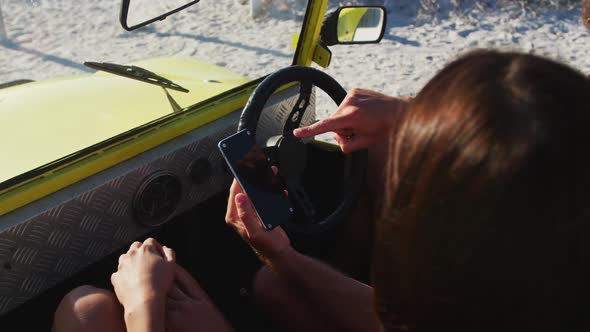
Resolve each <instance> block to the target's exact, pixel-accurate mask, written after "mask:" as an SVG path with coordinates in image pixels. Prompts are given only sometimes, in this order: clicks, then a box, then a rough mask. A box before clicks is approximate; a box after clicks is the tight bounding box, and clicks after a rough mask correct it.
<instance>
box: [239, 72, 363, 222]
mask: <svg viewBox="0 0 590 332" xmlns="http://www.w3.org/2000/svg"><path fill="white" fill-rule="evenodd" d="M294 82H299V84H300V90H299V99H298V100H297V102H296V103H295V106H294V107H293V109H292V110H291V113H290V114H289V116H288V118H287V120H286V122H285V125H284V127H283V133H282V135H279V136H273V137H270V138H268V139H267V140H266V146H265V147H263V149H264V150H265V152H266V155H267V157H268V160H269V161H270V163H271V165H275V166H277V167H278V175H279V177H280V178H281V179H282V180H283V183H284V184H285V185H286V187H287V191H288V197H289V199H290V200H291V202H292V203H293V205H294V207H295V211H296V216H297V217H296V218H291V220H290V221H289V222H288V223H287V224H285V225H283V226H282V227H283V228H285V229H286V230H288V231H294V232H297V233H306V234H317V233H322V232H325V231H327V230H330V229H332V228H334V227H335V226H336V225H338V224H339V223H340V222H342V221H344V220H346V216H347V215H348V213H349V211H350V209H351V208H352V207H353V204H354V203H355V201H356V198H357V196H358V195H359V193H360V191H361V188H362V185H363V183H364V181H365V176H366V169H367V151H366V150H361V151H356V152H353V153H351V154H348V155H344V162H343V165H342V167H343V171H344V173H343V174H344V176H343V180H342V181H343V183H342V190H343V195H342V199H341V200H340V202H339V203H338V204H337V206H336V207H335V208H334V209H333V211H331V212H330V213H329V214H328V215H327V216H325V217H319V216H318V214H317V211H316V208H315V205H314V204H313V203H312V200H311V199H310V196H309V195H308V193H307V192H306V191H305V188H304V187H303V172H304V171H305V168H306V165H307V159H308V151H309V150H308V147H307V146H306V143H304V142H303V141H302V140H300V139H298V138H296V137H295V136H294V135H293V129H295V128H298V127H299V125H300V122H301V119H303V115H304V113H305V110H306V109H307V107H308V106H309V104H310V98H311V95H312V87H313V86H317V87H318V88H320V89H322V90H323V91H324V92H326V93H327V94H328V95H329V96H330V97H331V98H332V100H334V102H336V104H337V105H340V103H341V102H342V100H343V99H344V97H345V96H346V90H344V88H343V87H342V86H341V85H340V84H338V82H336V80H334V79H333V78H332V77H330V76H329V75H327V74H325V73H324V72H321V71H319V70H316V69H313V68H310V67H304V66H291V67H287V68H284V69H281V70H278V71H276V72H275V73H273V74H271V75H269V76H268V77H266V78H265V79H264V80H263V81H262V82H261V83H260V85H258V87H257V88H256V89H255V90H254V92H253V93H252V95H251V96H250V99H249V100H248V102H247V103H246V106H245V107H244V109H243V111H242V115H241V117H240V122H239V125H238V131H241V130H244V129H249V130H250V131H251V133H252V134H253V135H256V128H257V125H258V120H259V118H260V115H261V114H262V110H263V109H264V105H265V104H266V102H267V100H268V99H269V98H270V97H271V96H272V94H273V93H274V92H275V91H276V90H277V89H279V88H280V87H282V86H284V85H286V84H289V83H294ZM326 152H327V151H326ZM331 153H334V152H331ZM316 155H317V154H316ZM297 212H298V213H297ZM324 215H325V214H324Z"/></svg>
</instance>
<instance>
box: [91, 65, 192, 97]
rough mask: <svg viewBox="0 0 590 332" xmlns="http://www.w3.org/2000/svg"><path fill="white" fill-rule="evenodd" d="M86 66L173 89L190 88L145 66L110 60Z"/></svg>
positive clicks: (186, 90) (182, 89) (185, 90)
mask: <svg viewBox="0 0 590 332" xmlns="http://www.w3.org/2000/svg"><path fill="white" fill-rule="evenodd" d="M84 66H86V67H90V68H92V69H96V70H102V71H106V72H108V73H111V74H115V75H119V76H124V77H128V78H132V79H134V80H138V81H142V82H145V83H150V84H154V85H157V86H161V87H163V88H167V89H172V90H176V91H181V92H185V93H186V92H189V91H188V89H185V88H183V87H181V86H180V85H178V84H176V83H174V82H172V81H171V80H169V79H167V78H165V77H162V76H160V75H158V74H156V73H154V72H151V71H149V70H147V69H145V68H141V67H137V66H127V65H118V64H116V63H108V62H91V61H86V62H84Z"/></svg>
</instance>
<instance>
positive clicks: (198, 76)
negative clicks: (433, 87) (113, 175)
mask: <svg viewBox="0 0 590 332" xmlns="http://www.w3.org/2000/svg"><path fill="white" fill-rule="evenodd" d="M134 3H137V4H141V5H151V6H154V7H158V6H160V1H141V2H137V1H134ZM120 6H121V0H102V1H98V2H96V1H71V0H2V1H1V2H0V13H1V17H2V19H0V84H2V86H0V116H1V118H0V132H2V135H3V138H2V140H0V153H1V154H2V155H3V156H5V157H6V159H5V160H7V159H8V160H9V161H5V162H4V165H3V166H2V168H0V182H3V181H5V180H7V179H10V178H12V177H14V176H17V175H19V174H22V173H25V172H27V171H30V170H33V169H35V168H38V167H40V166H42V165H45V164H47V163H50V162H53V161H55V160H57V159H59V158H62V157H65V156H68V155H70V154H72V153H76V152H77V151H81V150H83V149H84V148H87V147H89V146H92V145H94V144H97V143H99V142H103V141H105V140H107V139H109V138H112V137H114V136H117V135H119V134H122V133H125V132H127V131H129V130H131V129H133V128H137V127H139V126H141V125H143V124H146V123H149V122H151V121H154V120H156V119H159V118H162V117H163V116H167V115H170V114H172V113H173V112H176V111H179V110H181V109H183V108H186V107H188V106H191V105H194V104H196V103H199V102H201V101H203V100H207V99H209V98H212V97H215V96H216V95H219V94H220V93H223V92H224V91H227V90H230V89H232V88H235V87H237V86H240V85H243V84H245V83H247V82H249V81H250V80H253V79H256V78H259V77H262V76H264V75H267V74H269V73H272V72H273V71H275V70H277V69H279V68H282V67H286V66H289V65H291V64H292V62H293V55H294V53H295V50H294V49H293V48H292V46H291V45H292V40H293V35H294V34H297V33H299V32H300V30H301V22H302V20H303V17H304V14H305V10H306V2H302V1H297V2H295V1H293V2H291V1H288V2H284V5H282V6H277V5H273V6H265V5H260V6H258V7H256V8H253V7H252V6H251V2H250V1H236V0H215V1H210V0H202V1H200V2H199V3H197V4H196V5H194V6H192V7H189V8H187V9H185V10H184V11H181V12H179V13H177V14H175V15H172V16H170V17H168V18H167V19H166V20H164V21H158V22H155V23H153V24H151V25H148V26H146V27H143V28H140V29H138V30H136V31H131V32H129V31H125V30H124V29H123V28H122V27H121V25H120V23H119V12H120ZM131 10H133V8H131ZM146 11H148V12H152V11H153V12H156V13H158V12H162V13H163V12H165V11H166V8H155V9H153V10H152V9H150V10H147V9H146ZM85 61H90V62H99V63H103V62H107V63H113V64H126V65H134V66H136V67H139V69H138V70H137V71H139V72H141V73H145V72H144V71H142V69H145V70H147V71H149V72H152V73H155V74H157V75H159V76H161V77H162V78H163V79H161V80H159V81H163V80H170V81H172V82H173V83H175V84H177V85H179V86H182V87H183V88H186V89H187V90H189V92H188V93H185V92H180V91H173V90H169V91H168V93H169V95H167V92H166V91H163V89H162V88H161V86H157V84H156V85H154V84H148V83H145V82H140V81H137V80H133V79H130V78H125V77H120V76H116V75H113V74H110V73H103V72H98V73H97V72H96V70H95V69H92V68H89V67H87V66H84V62H85ZM46 80H51V81H50V82H46ZM27 81H35V82H34V83H32V84H19V83H22V82H27ZM7 137H10V139H9V140H8V139H6V138H7Z"/></svg>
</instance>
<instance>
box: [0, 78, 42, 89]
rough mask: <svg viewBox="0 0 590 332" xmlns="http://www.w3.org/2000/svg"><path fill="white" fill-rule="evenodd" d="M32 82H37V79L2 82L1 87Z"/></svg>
mask: <svg viewBox="0 0 590 332" xmlns="http://www.w3.org/2000/svg"><path fill="white" fill-rule="evenodd" d="M31 82H35V81H33V80H27V79H24V80H15V81H10V82H6V83H2V84H0V89H5V88H10V87H11V86H17V85H21V84H25V83H31Z"/></svg>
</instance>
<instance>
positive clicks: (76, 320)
mask: <svg viewBox="0 0 590 332" xmlns="http://www.w3.org/2000/svg"><path fill="white" fill-rule="evenodd" d="M121 310H122V309H121V306H120V305H119V302H118V301H117V298H116V296H115V294H113V293H112V292H110V291H108V290H105V289H100V288H96V287H92V286H86V285H85V286H80V287H77V288H75V289H73V290H72V291H70V292H69V293H68V294H66V296H65V297H64V298H63V299H62V301H61V303H60V304H59V306H58V307H57V310H56V311H55V315H54V327H55V330H56V331H67V330H71V329H81V328H85V327H89V328H90V330H93V329H92V328H91V327H97V326H102V325H103V324H104V323H105V322H113V323H115V322H114V321H116V320H117V319H118V317H119V316H121V312H122V311H121Z"/></svg>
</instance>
